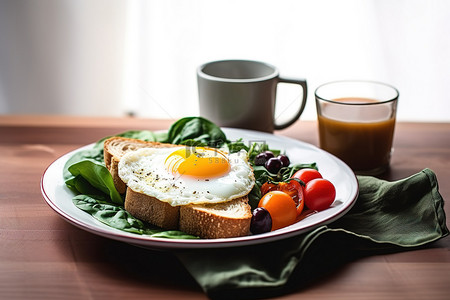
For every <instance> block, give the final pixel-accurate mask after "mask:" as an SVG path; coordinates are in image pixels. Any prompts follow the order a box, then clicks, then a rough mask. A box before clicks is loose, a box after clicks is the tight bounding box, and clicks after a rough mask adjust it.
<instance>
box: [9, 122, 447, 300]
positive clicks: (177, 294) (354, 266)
mask: <svg viewBox="0 0 450 300" xmlns="http://www.w3.org/2000/svg"><path fill="white" fill-rule="evenodd" d="M172 122H173V120H146V119H133V118H83V117H66V116H60V117H45V116H0V153H1V155H0V299H162V298H164V299H172V298H173V299H177V298H180V299H207V297H206V295H205V294H203V292H202V291H201V289H200V288H199V287H198V286H197V284H196V283H195V281H194V280H193V279H192V278H191V277H190V275H189V274H188V273H187V272H186V270H185V269H184V268H183V266H182V265H181V264H180V263H179V262H178V260H177V259H176V258H175V257H174V256H172V255H171V254H170V253H167V252H158V251H150V250H146V249H141V248H138V247H135V246H131V245H128V244H124V243H121V242H117V241H113V240H109V239H106V238H102V237H99V236H96V235H93V234H90V233H88V232H85V231H83V230H80V229H77V228H76V227H74V226H72V225H70V224H68V223H67V222H65V221H64V220H62V219H61V218H60V217H59V216H58V215H57V214H56V213H54V212H53V211H52V209H51V208H50V207H48V206H47V204H46V203H45V202H44V200H43V198H42V196H41V193H40V188H39V181H40V177H41V175H42V173H43V172H44V170H45V168H46V167H47V166H48V165H49V164H51V163H52V162H53V161H54V160H55V159H57V158H58V157H59V156H61V155H63V154H65V153H67V152H68V151H71V150H74V149H76V148H78V147H80V146H83V145H85V144H88V143H92V142H95V141H96V140H97V139H100V138H102V137H104V136H107V135H112V134H115V133H118V132H122V131H125V130H129V129H148V130H161V129H167V128H168V127H169V126H170V124H171V123H172ZM276 134H280V135H285V136H289V137H292V138H295V139H299V140H302V141H305V142H308V143H311V144H314V145H317V138H318V134H317V124H316V122H313V121H299V122H297V123H296V124H295V125H294V126H292V127H290V128H288V129H286V130H283V131H279V132H276ZM449 136H450V123H398V124H397V127H396V132H395V139H394V148H395V152H394V154H393V158H392V163H391V170H390V171H389V172H388V173H387V174H385V175H383V177H384V178H385V179H389V180H395V179H400V178H403V177H406V176H409V175H412V174H414V173H417V172H419V171H420V170H422V169H424V168H430V169H432V170H433V171H434V172H435V173H436V175H437V178H438V180H439V184H440V192H441V194H442V196H443V197H444V199H447V200H449V199H450V180H449V178H450V138H449ZM445 210H446V212H447V215H448V212H449V211H450V204H449V202H448V201H447V202H446V203H445ZM447 226H449V220H447ZM449 250H450V241H449V238H445V239H443V240H441V241H439V242H436V243H434V244H433V245H432V246H430V247H427V248H425V249H421V250H416V251H409V252H402V253H396V254H391V255H380V256H373V257H368V258H364V259H360V260H358V261H355V262H352V263H349V264H347V265H345V266H344V267H342V268H340V269H338V270H335V271H334V272H333V273H331V274H329V275H327V276H326V277H324V278H323V279H322V280H320V281H318V282H314V283H313V284H311V285H309V286H308V287H306V288H303V289H301V290H298V291H296V292H295V293H293V294H289V295H286V296H283V297H282V299H298V298H299V297H303V298H305V299H448V297H449V296H448V295H450V277H449V275H450V251H449Z"/></svg>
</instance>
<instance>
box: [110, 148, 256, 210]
mask: <svg viewBox="0 0 450 300" xmlns="http://www.w3.org/2000/svg"><path fill="white" fill-rule="evenodd" d="M119 177H120V178H121V179H122V180H123V181H124V182H125V183H126V184H127V185H128V187H130V188H131V189H132V190H133V191H135V192H139V193H143V194H146V195H148V196H152V197H155V198H157V199H158V200H160V201H164V202H167V203H169V204H170V205H172V206H178V205H187V204H200V203H221V202H226V201H229V200H232V199H236V198H239V197H243V196H246V195H247V194H248V193H249V192H250V191H251V189H252V188H253V186H254V184H255V177H254V175H253V170H252V167H251V166H250V164H249V162H248V156H247V153H246V152H245V151H244V150H242V151H240V152H236V153H232V154H228V153H226V152H223V151H220V150H218V149H213V148H205V147H185V146H183V147H173V148H172V147H171V148H142V149H139V150H136V151H133V152H129V153H126V154H125V155H124V156H123V157H122V158H121V159H120V162H119Z"/></svg>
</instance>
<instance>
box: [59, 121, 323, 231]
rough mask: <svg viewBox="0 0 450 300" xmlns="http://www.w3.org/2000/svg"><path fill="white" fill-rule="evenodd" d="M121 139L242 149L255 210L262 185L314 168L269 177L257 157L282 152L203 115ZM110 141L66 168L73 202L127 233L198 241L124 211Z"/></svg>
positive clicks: (286, 170) (75, 157)
mask: <svg viewBox="0 0 450 300" xmlns="http://www.w3.org/2000/svg"><path fill="white" fill-rule="evenodd" d="M117 136H122V137H127V138H135V139H141V140H144V141H154V142H161V143H169V144H179V145H187V146H207V147H213V148H220V149H223V150H224V151H226V152H229V153H234V152H238V151H241V150H242V149H244V150H245V151H247V153H248V156H249V162H250V163H251V164H252V167H253V170H254V174H255V179H256V184H255V186H254V187H253V189H252V191H251V192H250V194H249V195H248V198H249V204H250V206H251V207H252V209H254V208H256V206H257V205H258V202H259V200H260V198H261V192H260V188H261V186H262V184H263V183H265V182H267V181H282V180H286V179H288V178H290V177H291V176H292V174H294V173H295V172H296V171H298V170H299V169H302V168H316V166H315V163H312V164H293V165H292V164H291V165H289V166H288V167H283V168H281V169H280V170H279V172H277V173H276V174H274V173H270V172H269V171H268V170H267V169H266V168H265V167H264V166H257V165H255V164H254V161H255V157H256V156H257V155H258V154H260V153H262V152H264V151H267V150H270V151H272V152H273V153H275V154H279V153H280V152H281V150H277V149H269V146H268V145H267V144H265V143H251V144H246V143H245V142H244V141H243V140H237V141H230V140H228V139H227V137H226V135H225V133H224V132H223V131H222V130H221V129H220V127H218V126H217V125H215V124H214V123H212V122H211V121H209V120H207V119H204V118H201V117H187V118H182V119H180V120H178V121H176V122H175V123H173V124H172V126H171V127H170V128H169V130H168V131H167V132H151V131H146V130H142V131H127V132H124V133H121V134H118V135H117ZM107 138H109V137H105V138H103V139H101V140H99V141H98V142H97V143H96V144H95V145H94V146H93V147H92V148H90V149H86V150H81V151H78V152H76V153H75V154H74V155H73V156H72V157H70V158H69V160H68V161H67V162H66V164H65V166H64V170H63V177H64V180H65V184H66V185H67V187H69V188H70V189H71V190H72V191H73V192H74V193H75V196H74V197H73V199H72V202H73V203H74V205H75V206H76V207H78V208H79V209H81V210H83V211H85V212H86V213H89V214H90V215H92V217H94V218H95V219H97V220H98V221H100V222H102V223H104V224H107V225H108V226H110V227H112V228H116V229H119V230H123V231H126V232H131V233H135V234H142V235H149V236H152V237H162V238H176V239H192V238H197V237H195V236H192V235H188V234H185V233H183V232H181V231H177V230H165V229H162V228H159V227H156V226H153V225H150V224H148V223H145V222H143V221H141V220H139V219H137V218H135V217H133V216H132V215H131V214H130V213H128V212H127V211H126V210H125V209H124V205H123V204H124V196H123V195H121V194H119V192H118V191H117V190H116V188H115V186H114V182H113V178H112V176H111V174H110V172H109V171H108V169H107V168H106V167H105V163H104V159H103V142H104V141H105V140H106V139H107Z"/></svg>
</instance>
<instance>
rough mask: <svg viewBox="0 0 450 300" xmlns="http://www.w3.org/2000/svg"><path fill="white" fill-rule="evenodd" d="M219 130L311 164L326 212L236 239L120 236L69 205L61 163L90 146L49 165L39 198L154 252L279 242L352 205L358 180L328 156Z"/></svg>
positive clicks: (273, 138) (271, 138) (71, 218)
mask: <svg viewBox="0 0 450 300" xmlns="http://www.w3.org/2000/svg"><path fill="white" fill-rule="evenodd" d="M223 131H224V132H225V134H226V135H227V138H228V139H229V140H232V141H233V140H237V139H240V138H242V139H243V140H244V141H245V142H266V143H267V144H268V145H269V146H270V148H272V149H280V150H284V151H286V154H287V155H288V157H289V158H290V160H291V162H292V163H312V162H316V163H317V166H318V168H319V171H320V172H321V174H322V175H323V177H324V178H327V179H328V180H330V181H331V182H333V184H334V185H335V187H336V200H335V202H334V203H333V205H332V207H330V208H329V209H326V210H324V211H321V212H318V213H316V214H313V215H311V216H309V217H307V218H305V219H303V220H301V221H299V222H297V223H295V224H293V225H291V226H288V227H285V228H282V229H279V230H276V231H272V232H268V233H264V234H259V235H250V236H245V237H237V238H227V239H194V240H186V239H166V238H155V237H150V236H145V235H138V234H133V233H128V232H124V231H121V230H117V229H114V228H111V227H109V226H107V225H105V224H103V223H101V222H98V221H97V220H95V219H94V218H93V217H92V216H91V215H89V214H87V213H86V212H84V211H82V210H80V209H78V208H77V207H75V205H74V204H73V203H72V197H73V196H74V194H73V192H72V191H71V190H69V189H68V188H67V187H66V185H65V184H64V180H63V177H62V173H63V167H64V164H65V163H66V161H67V160H68V159H69V158H70V157H71V156H72V155H73V154H74V153H76V152H78V151H81V150H84V149H87V148H90V147H92V146H93V145H87V146H84V147H82V148H79V149H77V150H75V151H72V152H70V153H67V154H66V155H64V156H62V157H60V158H59V159H57V160H56V161H54V162H53V163H52V164H51V165H50V166H49V167H48V168H47V169H46V170H45V172H44V174H43V176H42V178H41V192H42V195H43V197H44V199H45V201H46V202H47V203H48V205H50V207H51V208H52V209H54V210H55V211H56V212H57V213H58V214H59V215H60V216H61V217H63V218H64V219H65V220H66V221H68V222H69V223H72V224H73V225H75V226H78V227H79V228H81V229H84V230H87V231H89V232H92V233H94V234H98V235H100V236H104V237H107V238H111V239H115V240H119V241H123V242H126V243H130V244H135V245H139V246H144V247H148V248H158V249H176V248H213V247H235V246H243V245H251V244H259V243H266V242H271V241H275V240H279V239H285V238H288V237H292V236H294V235H298V234H300V233H303V232H306V231H310V230H312V229H314V228H316V227H318V226H320V225H324V224H327V223H330V222H332V221H335V220H336V219H338V218H339V217H341V216H342V215H344V214H345V213H346V212H347V211H349V210H350V208H351V207H352V206H353V204H354V203H355V201H356V198H357V196H358V181H357V180H356V177H355V175H354V173H353V171H352V170H351V169H350V168H349V167H348V166H347V165H346V164H345V163H343V162H342V161H341V160H339V159H338V158H336V157H334V156H333V155H331V154H329V153H327V152H325V151H322V150H321V149H319V148H317V147H315V146H313V145H310V144H307V143H304V142H300V141H298V140H294V139H291V138H287V137H283V136H277V135H272V134H268V133H262V132H257V131H250V130H240V129H231V128H224V129H223Z"/></svg>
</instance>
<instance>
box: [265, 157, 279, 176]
mask: <svg viewBox="0 0 450 300" xmlns="http://www.w3.org/2000/svg"><path fill="white" fill-rule="evenodd" d="M264 166H265V167H266V169H267V171H269V172H270V173H273V174H276V173H278V171H280V169H281V167H283V162H282V161H281V159H279V158H277V157H272V158H270V159H269V160H268V161H266V163H265V165H264Z"/></svg>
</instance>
